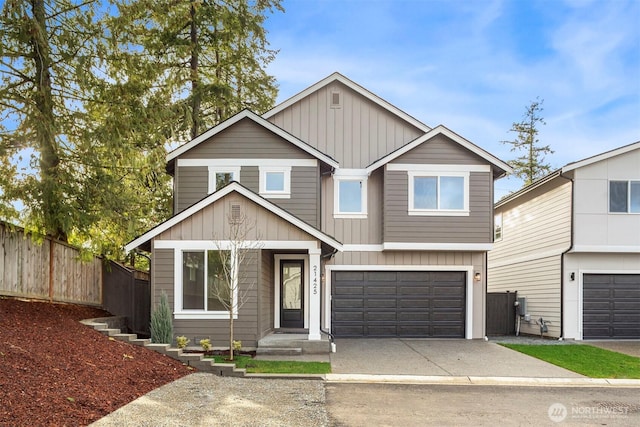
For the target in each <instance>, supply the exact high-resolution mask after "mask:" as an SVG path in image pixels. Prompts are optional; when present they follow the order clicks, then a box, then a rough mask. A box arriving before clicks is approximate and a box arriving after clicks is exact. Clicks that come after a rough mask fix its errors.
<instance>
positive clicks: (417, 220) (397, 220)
mask: <svg viewBox="0 0 640 427" xmlns="http://www.w3.org/2000/svg"><path fill="white" fill-rule="evenodd" d="M492 186H493V180H492V177H491V173H490V172H471V173H470V175H469V215H468V216H447V215H442V216H438V215H424V216H423V215H409V213H408V209H409V177H408V174H407V172H406V171H392V170H385V172H384V205H383V210H384V227H383V228H384V232H383V239H384V241H385V242H408V243H420V242H428V243H490V242H491V240H492V232H493V231H492V228H491V227H492V223H493V218H492V206H491V194H492Z"/></svg>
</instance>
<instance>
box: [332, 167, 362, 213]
mask: <svg viewBox="0 0 640 427" xmlns="http://www.w3.org/2000/svg"><path fill="white" fill-rule="evenodd" d="M333 182H334V186H333V199H334V200H333V206H334V217H335V218H366V217H367V174H366V173H356V172H351V173H349V172H348V171H337V172H336V174H334V176H333Z"/></svg>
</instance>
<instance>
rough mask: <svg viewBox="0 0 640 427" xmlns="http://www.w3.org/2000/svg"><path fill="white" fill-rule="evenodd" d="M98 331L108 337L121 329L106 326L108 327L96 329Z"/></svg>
mask: <svg viewBox="0 0 640 427" xmlns="http://www.w3.org/2000/svg"><path fill="white" fill-rule="evenodd" d="M96 331H98V332H100V333H101V334H102V335H106V336H108V337H112V336H114V335H116V334H119V333H121V331H120V329H110V328H106V329H96Z"/></svg>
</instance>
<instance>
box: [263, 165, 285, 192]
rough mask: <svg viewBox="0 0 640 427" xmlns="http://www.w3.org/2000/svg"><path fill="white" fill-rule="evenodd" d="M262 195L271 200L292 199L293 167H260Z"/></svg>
mask: <svg viewBox="0 0 640 427" xmlns="http://www.w3.org/2000/svg"><path fill="white" fill-rule="evenodd" d="M260 195H261V196H263V197H266V198H271V199H277V198H281V199H288V198H289V197H291V167H286V166H283V167H275V166H274V167H270V166H268V167H267V166H260Z"/></svg>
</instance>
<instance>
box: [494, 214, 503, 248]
mask: <svg viewBox="0 0 640 427" xmlns="http://www.w3.org/2000/svg"><path fill="white" fill-rule="evenodd" d="M502 233H503V231H502V213H499V214H497V215H496V216H495V217H494V218H493V241H494V242H498V241H500V240H502Z"/></svg>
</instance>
